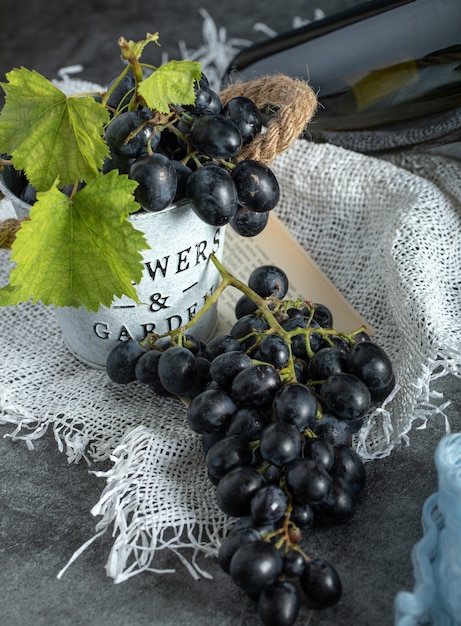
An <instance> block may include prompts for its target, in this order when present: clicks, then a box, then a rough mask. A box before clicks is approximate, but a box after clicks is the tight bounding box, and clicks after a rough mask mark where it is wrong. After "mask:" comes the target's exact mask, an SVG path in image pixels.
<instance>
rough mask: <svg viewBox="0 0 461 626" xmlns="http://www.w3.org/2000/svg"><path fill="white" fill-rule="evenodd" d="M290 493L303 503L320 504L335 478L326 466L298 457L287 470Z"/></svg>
mask: <svg viewBox="0 0 461 626" xmlns="http://www.w3.org/2000/svg"><path fill="white" fill-rule="evenodd" d="M285 480H286V484H287V487H288V489H289V491H290V493H291V494H292V495H293V497H294V498H295V500H296V501H297V502H299V503H301V504H309V505H314V504H320V502H322V501H323V500H325V499H326V498H327V496H328V493H329V491H330V488H331V485H332V483H333V479H332V478H331V476H330V474H329V473H328V472H327V470H326V469H325V467H324V466H323V465H321V464H320V463H316V462H315V461H311V460H309V459H302V458H299V459H296V460H294V461H293V463H291V464H290V465H289V466H288V467H287V470H286V474H285Z"/></svg>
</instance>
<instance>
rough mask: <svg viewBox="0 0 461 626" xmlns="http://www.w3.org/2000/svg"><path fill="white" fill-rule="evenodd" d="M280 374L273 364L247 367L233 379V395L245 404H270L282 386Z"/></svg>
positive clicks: (260, 405) (261, 405)
mask: <svg viewBox="0 0 461 626" xmlns="http://www.w3.org/2000/svg"><path fill="white" fill-rule="evenodd" d="M281 384H282V382H281V380H280V375H279V373H278V372H277V370H276V369H274V368H273V367H272V366H271V365H265V364H257V365H252V366H250V367H246V368H245V369H243V370H242V371H241V372H239V373H238V374H237V376H236V377H235V378H234V380H233V381H232V397H233V398H235V399H236V400H238V402H239V403H240V404H243V405H244V406H249V407H251V406H257V407H265V406H268V405H269V404H270V403H271V402H272V399H273V397H274V395H275V393H276V392H277V390H278V389H279V388H280V386H281Z"/></svg>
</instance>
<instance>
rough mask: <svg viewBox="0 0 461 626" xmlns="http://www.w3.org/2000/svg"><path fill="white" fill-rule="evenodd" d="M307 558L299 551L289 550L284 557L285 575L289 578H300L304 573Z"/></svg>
mask: <svg viewBox="0 0 461 626" xmlns="http://www.w3.org/2000/svg"><path fill="white" fill-rule="evenodd" d="M305 564H306V557H305V556H304V554H302V553H301V552H298V550H288V552H286V553H285V554H284V556H283V573H284V574H285V576H288V578H298V577H299V576H301V574H302V573H303V571H304V566H305Z"/></svg>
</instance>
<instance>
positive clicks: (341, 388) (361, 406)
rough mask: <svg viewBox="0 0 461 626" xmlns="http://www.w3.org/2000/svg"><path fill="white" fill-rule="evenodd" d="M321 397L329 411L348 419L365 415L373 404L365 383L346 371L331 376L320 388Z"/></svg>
mask: <svg viewBox="0 0 461 626" xmlns="http://www.w3.org/2000/svg"><path fill="white" fill-rule="evenodd" d="M358 345H360V344H358ZM320 398H321V400H322V402H323V403H324V405H325V406H326V408H327V409H328V411H330V412H331V413H333V415H336V416H337V417H339V418H341V419H346V420H347V419H356V418H358V417H361V416H363V415H364V414H365V413H366V411H367V410H368V409H369V407H370V404H371V395H370V391H369V390H368V387H367V386H366V385H365V383H364V382H362V381H361V380H360V378H357V377H356V376H354V375H353V374H346V373H341V374H333V375H332V376H329V377H328V378H327V379H326V381H325V382H324V383H323V385H322V387H321V389H320Z"/></svg>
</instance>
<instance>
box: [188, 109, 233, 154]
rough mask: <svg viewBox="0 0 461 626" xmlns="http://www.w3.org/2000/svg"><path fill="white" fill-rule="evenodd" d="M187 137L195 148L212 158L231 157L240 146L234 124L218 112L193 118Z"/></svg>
mask: <svg viewBox="0 0 461 626" xmlns="http://www.w3.org/2000/svg"><path fill="white" fill-rule="evenodd" d="M189 137H190V141H191V143H192V145H193V146H194V148H196V150H199V151H200V152H201V153H202V154H205V155H206V156H208V157H210V158H212V159H227V160H229V159H233V158H234V157H235V156H237V154H238V153H239V152H240V149H241V147H242V137H241V135H240V133H239V130H238V128H237V126H236V124H234V122H233V121H232V120H230V119H229V118H227V117H225V116H224V115H222V114H220V113H214V114H212V113H210V114H206V115H201V116H200V117H197V118H195V119H194V121H193V122H192V125H191V127H190V131H189Z"/></svg>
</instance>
